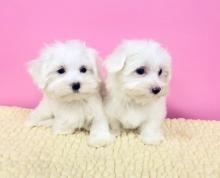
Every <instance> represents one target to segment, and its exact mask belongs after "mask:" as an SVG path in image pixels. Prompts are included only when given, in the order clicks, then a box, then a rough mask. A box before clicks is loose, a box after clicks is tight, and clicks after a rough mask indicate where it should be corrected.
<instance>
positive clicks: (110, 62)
mask: <svg viewBox="0 0 220 178" xmlns="http://www.w3.org/2000/svg"><path fill="white" fill-rule="evenodd" d="M125 61H126V54H125V53H124V52H123V49H122V47H119V48H117V49H116V50H115V51H113V53H112V54H111V55H109V56H108V57H107V59H106V60H105V62H104V65H105V67H106V69H107V71H108V73H117V72H119V71H120V70H122V68H123V67H124V65H125Z"/></svg>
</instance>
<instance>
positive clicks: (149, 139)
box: [140, 133, 164, 145]
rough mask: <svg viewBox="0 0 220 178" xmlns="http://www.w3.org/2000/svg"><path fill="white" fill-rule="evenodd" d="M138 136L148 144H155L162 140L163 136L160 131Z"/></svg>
mask: <svg viewBox="0 0 220 178" xmlns="http://www.w3.org/2000/svg"><path fill="white" fill-rule="evenodd" d="M140 137H141V140H142V141H143V142H144V144H150V145H157V144H159V143H160V142H161V141H163V140H164V136H163V134H162V133H154V134H147V135H141V136H140Z"/></svg>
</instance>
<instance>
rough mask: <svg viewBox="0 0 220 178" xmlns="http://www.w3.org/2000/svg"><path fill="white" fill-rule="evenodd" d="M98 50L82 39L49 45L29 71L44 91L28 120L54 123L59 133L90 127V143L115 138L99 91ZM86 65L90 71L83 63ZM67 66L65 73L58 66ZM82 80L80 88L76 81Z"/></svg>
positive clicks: (31, 122)
mask: <svg viewBox="0 0 220 178" xmlns="http://www.w3.org/2000/svg"><path fill="white" fill-rule="evenodd" d="M96 61H97V53H96V51H95V50H94V49H91V48H88V47H86V45H85V44H84V43H83V42H81V41H78V40H73V41H67V42H65V43H61V42H56V43H55V44H52V45H49V46H47V47H45V48H44V49H43V50H42V52H41V55H40V56H39V58H38V59H36V60H33V61H31V62H30V64H29V72H30V74H31V76H32V77H33V79H34V81H35V83H36V84H37V85H38V87H39V88H40V89H41V90H42V91H43V99H42V101H41V102H40V104H39V105H38V107H37V108H36V109H35V110H34V111H33V112H32V113H31V114H30V116H29V118H28V120H27V122H26V124H27V125H28V126H30V127H32V126H40V125H43V126H52V127H53V130H54V132H55V133H56V134H71V133H73V132H74V131H75V130H76V129H77V128H85V129H89V130H90V137H89V144H91V145H94V146H103V145H106V144H109V143H111V142H112V141H113V136H112V135H111V134H110V132H109V128H108V123H107V118H106V117H105V115H104V111H103V106H102V100H101V97H100V94H99V86H100V78H99V73H98V69H97V65H96ZM81 66H86V68H87V71H86V73H81V72H80V67H81ZM61 67H63V68H65V71H66V72H65V73H63V74H59V73H57V70H59V69H60V68H61ZM75 82H80V84H81V88H80V89H79V92H75V91H74V90H73V89H72V87H71V86H72V84H73V83H75Z"/></svg>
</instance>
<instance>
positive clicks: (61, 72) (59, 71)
mask: <svg viewBox="0 0 220 178" xmlns="http://www.w3.org/2000/svg"><path fill="white" fill-rule="evenodd" d="M65 72H66V70H65V68H64V67H60V68H59V69H58V70H57V73H58V74H64V73H65Z"/></svg>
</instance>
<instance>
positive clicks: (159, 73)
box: [158, 68, 163, 76]
mask: <svg viewBox="0 0 220 178" xmlns="http://www.w3.org/2000/svg"><path fill="white" fill-rule="evenodd" d="M162 72H163V69H162V68H160V70H159V71H158V75H159V76H160V75H161V74H162Z"/></svg>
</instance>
